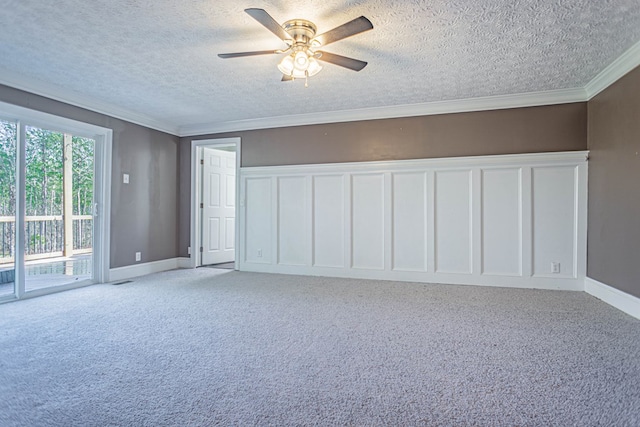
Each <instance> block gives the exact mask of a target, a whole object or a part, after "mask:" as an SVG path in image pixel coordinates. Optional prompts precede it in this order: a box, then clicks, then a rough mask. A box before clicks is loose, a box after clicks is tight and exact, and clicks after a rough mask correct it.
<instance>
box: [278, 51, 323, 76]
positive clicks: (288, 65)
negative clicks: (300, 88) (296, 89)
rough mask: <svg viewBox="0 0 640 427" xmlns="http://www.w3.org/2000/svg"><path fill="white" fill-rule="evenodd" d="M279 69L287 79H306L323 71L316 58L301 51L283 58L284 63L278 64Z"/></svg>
mask: <svg viewBox="0 0 640 427" xmlns="http://www.w3.org/2000/svg"><path fill="white" fill-rule="evenodd" d="M278 69H279V70H280V72H281V73H282V74H284V75H285V76H287V77H293V78H294V79H304V78H307V77H312V76H315V75H316V74H318V73H319V72H320V70H322V66H321V65H320V63H319V62H318V61H317V60H316V59H315V58H314V57H312V56H311V57H310V56H309V55H308V54H307V53H306V52H303V51H299V52H296V53H295V54H293V53H292V54H290V55H287V56H285V57H284V58H282V61H280V63H279V64H278Z"/></svg>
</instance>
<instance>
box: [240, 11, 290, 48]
mask: <svg viewBox="0 0 640 427" xmlns="http://www.w3.org/2000/svg"><path fill="white" fill-rule="evenodd" d="M244 11H245V12H247V13H248V14H249V15H250V16H251V17H252V18H253V19H255V20H256V21H258V22H259V23H261V24H262V25H264V26H265V27H266V28H267V30H269V31H271V32H272V33H273V34H275V35H276V36H278V37H279V38H280V39H282V41H285V40H291V34H289V33H287V32H286V31H285V30H284V29H283V28H282V25H280V24H278V22H277V21H276V20H275V19H273V18H272V17H271V15H269V14H268V13H267V11H266V10H264V9H256V8H251V9H245V10H244Z"/></svg>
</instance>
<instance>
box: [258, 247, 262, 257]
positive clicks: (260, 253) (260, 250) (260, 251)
mask: <svg viewBox="0 0 640 427" xmlns="http://www.w3.org/2000/svg"><path fill="white" fill-rule="evenodd" d="M258 258H262V249H258Z"/></svg>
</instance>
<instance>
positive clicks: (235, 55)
mask: <svg viewBox="0 0 640 427" xmlns="http://www.w3.org/2000/svg"><path fill="white" fill-rule="evenodd" d="M272 53H282V51H281V50H256V51H254V52H236V53H219V54H218V56H219V57H220V58H223V59H227V58H242V57H243V56H255V55H270V54H272Z"/></svg>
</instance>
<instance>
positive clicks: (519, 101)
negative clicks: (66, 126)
mask: <svg viewBox="0 0 640 427" xmlns="http://www.w3.org/2000/svg"><path fill="white" fill-rule="evenodd" d="M639 65H640V41H639V42H637V43H636V44H634V45H633V46H631V48H629V49H627V51H625V52H624V53H623V54H622V55H621V56H620V57H618V58H617V59H616V60H615V61H613V62H612V63H611V64H609V66H607V67H606V68H605V69H604V70H602V71H601V72H600V73H598V75H597V76H595V77H594V78H593V79H592V80H591V81H590V82H589V83H587V85H585V86H584V87H583V88H573V89H560V90H551V91H543V92H530V93H520V94H512V95H497V96H487V97H479V98H469V99H459V100H451V101H436V102H427V103H421V104H408V105H395V106H383V107H372V108H361V109H354V110H342V111H327V112H320V113H310V114H295V115H289V116H277V117H261V118H257V119H248V120H236V121H227V122H218V123H215V122H214V123H201V124H194V125H185V126H177V125H176V124H167V123H165V122H162V121H159V120H156V119H154V118H151V117H149V116H146V115H143V114H139V113H135V112H133V111H130V110H127V109H123V108H119V107H116V106H114V105H111V104H107V103H100V102H97V101H95V100H94V99H90V98H89V97H86V96H84V95H81V94H78V93H76V92H71V91H67V90H65V89H63V88H60V87H58V86H55V85H52V84H48V83H44V82H41V81H35V80H29V79H26V78H25V77H24V76H20V75H17V74H13V73H10V72H6V70H2V72H1V73H0V84H4V85H7V86H10V87H13V88H16V89H20V90H24V91H27V92H31V93H33V94H36V95H40V96H44V97H47V98H50V99H53V100H56V101H59V102H64V103H66V104H70V105H74V106H76V107H80V108H84V109H87V110H90V111H94V112H97V113H100V114H105V115H107V116H110V117H114V118H117V119H120V120H124V121H127V122H130V123H135V124H137V125H141V126H145V127H148V128H151V129H155V130H158V131H161V132H166V133H169V134H172V135H177V136H180V137H189V136H199V135H207V134H217V133H223V132H238V131H246V130H255V129H270V128H281V127H289V126H304V125H314V124H326V123H343V122H353V121H362V120H377V119H392V118H400V117H414V116H428V115H437V114H452V113H464V112H472V111H483V110H500V109H508V108H522V107H535V106H542V105H554V104H567V103H572V102H585V101H588V100H590V99H592V98H593V97H594V96H596V95H597V94H598V93H600V92H602V91H603V90H604V89H606V88H607V87H609V86H610V85H612V84H613V83H615V82H616V81H617V80H619V79H620V78H621V77H623V76H624V75H625V74H627V73H628V72H629V71H631V70H633V69H634V68H636V67H637V66H639Z"/></svg>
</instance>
